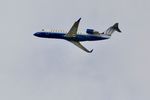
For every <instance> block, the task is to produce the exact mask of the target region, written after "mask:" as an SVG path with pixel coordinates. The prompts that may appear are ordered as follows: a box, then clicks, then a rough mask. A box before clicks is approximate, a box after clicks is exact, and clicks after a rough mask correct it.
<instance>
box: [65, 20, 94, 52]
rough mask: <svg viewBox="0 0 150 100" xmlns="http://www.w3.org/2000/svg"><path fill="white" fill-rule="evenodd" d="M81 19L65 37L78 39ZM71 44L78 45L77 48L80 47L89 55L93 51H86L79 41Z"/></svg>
mask: <svg viewBox="0 0 150 100" xmlns="http://www.w3.org/2000/svg"><path fill="white" fill-rule="evenodd" d="M80 20H81V18H79V19H78V20H77V21H76V22H75V23H74V24H73V25H72V27H71V29H70V30H69V32H68V33H67V34H66V35H65V36H66V37H76V35H77V31H78V27H79V23H80ZM70 42H71V43H73V44H74V45H76V46H77V47H79V48H80V49H82V50H84V51H85V52H87V53H91V52H92V51H93V49H92V50H91V51H89V50H88V49H86V48H85V47H84V46H83V45H81V43H80V42H79V41H70Z"/></svg>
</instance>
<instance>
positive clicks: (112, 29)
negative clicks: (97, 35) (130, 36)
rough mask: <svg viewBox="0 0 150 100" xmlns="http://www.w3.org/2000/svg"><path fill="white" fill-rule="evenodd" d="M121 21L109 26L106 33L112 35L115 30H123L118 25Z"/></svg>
mask: <svg viewBox="0 0 150 100" xmlns="http://www.w3.org/2000/svg"><path fill="white" fill-rule="evenodd" d="M118 25H119V23H115V24H114V25H113V26H111V27H109V28H108V29H107V30H106V31H105V32H104V34H106V35H109V36H111V35H112V34H113V33H114V32H115V31H117V32H121V30H120V29H119V27H118Z"/></svg>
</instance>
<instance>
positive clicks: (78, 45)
mask: <svg viewBox="0 0 150 100" xmlns="http://www.w3.org/2000/svg"><path fill="white" fill-rule="evenodd" d="M70 42H71V43H73V44H74V45H76V46H77V47H79V48H80V49H82V50H84V51H85V52H87V53H92V51H93V49H92V50H91V51H89V50H88V49H86V48H85V47H84V46H83V45H81V43H80V42H76V41H70Z"/></svg>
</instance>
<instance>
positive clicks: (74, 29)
mask: <svg viewBox="0 0 150 100" xmlns="http://www.w3.org/2000/svg"><path fill="white" fill-rule="evenodd" d="M80 20H81V18H80V19H79V20H78V21H76V22H75V23H74V24H73V26H72V27H71V29H70V30H69V32H68V33H67V34H66V36H67V37H74V36H76V34H77V31H78V26H79V23H80Z"/></svg>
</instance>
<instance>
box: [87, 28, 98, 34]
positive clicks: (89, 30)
mask: <svg viewBox="0 0 150 100" xmlns="http://www.w3.org/2000/svg"><path fill="white" fill-rule="evenodd" d="M86 33H88V34H99V32H98V31H95V30H94V29H87V30H86Z"/></svg>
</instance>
